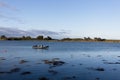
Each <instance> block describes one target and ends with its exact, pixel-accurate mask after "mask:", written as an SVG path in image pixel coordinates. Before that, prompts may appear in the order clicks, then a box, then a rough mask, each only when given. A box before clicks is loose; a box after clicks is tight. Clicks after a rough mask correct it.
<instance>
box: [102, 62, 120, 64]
mask: <svg viewBox="0 0 120 80" xmlns="http://www.w3.org/2000/svg"><path fill="white" fill-rule="evenodd" d="M104 64H120V62H104Z"/></svg>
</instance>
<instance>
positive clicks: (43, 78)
mask: <svg viewBox="0 0 120 80" xmlns="http://www.w3.org/2000/svg"><path fill="white" fill-rule="evenodd" d="M38 80H49V79H48V78H46V77H41V78H39V79H38Z"/></svg>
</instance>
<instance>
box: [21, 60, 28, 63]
mask: <svg viewBox="0 0 120 80" xmlns="http://www.w3.org/2000/svg"><path fill="white" fill-rule="evenodd" d="M26 62H28V61H26V60H20V62H19V63H20V64H23V63H26Z"/></svg>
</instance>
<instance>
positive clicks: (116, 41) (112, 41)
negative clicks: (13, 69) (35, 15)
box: [0, 40, 120, 43]
mask: <svg viewBox="0 0 120 80" xmlns="http://www.w3.org/2000/svg"><path fill="white" fill-rule="evenodd" d="M0 41H45V42H110V43H120V40H105V41H95V40H88V41H86V40H0Z"/></svg>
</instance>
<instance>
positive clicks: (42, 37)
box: [0, 35, 106, 41]
mask: <svg viewBox="0 0 120 80" xmlns="http://www.w3.org/2000/svg"><path fill="white" fill-rule="evenodd" d="M0 40H58V39H53V38H52V37H50V36H47V37H44V36H43V35H39V36H37V37H36V38H33V37H31V36H22V37H7V36H5V35H1V36H0ZM105 40H106V39H103V38H100V37H94V38H90V37H84V38H63V39H60V41H105Z"/></svg>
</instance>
